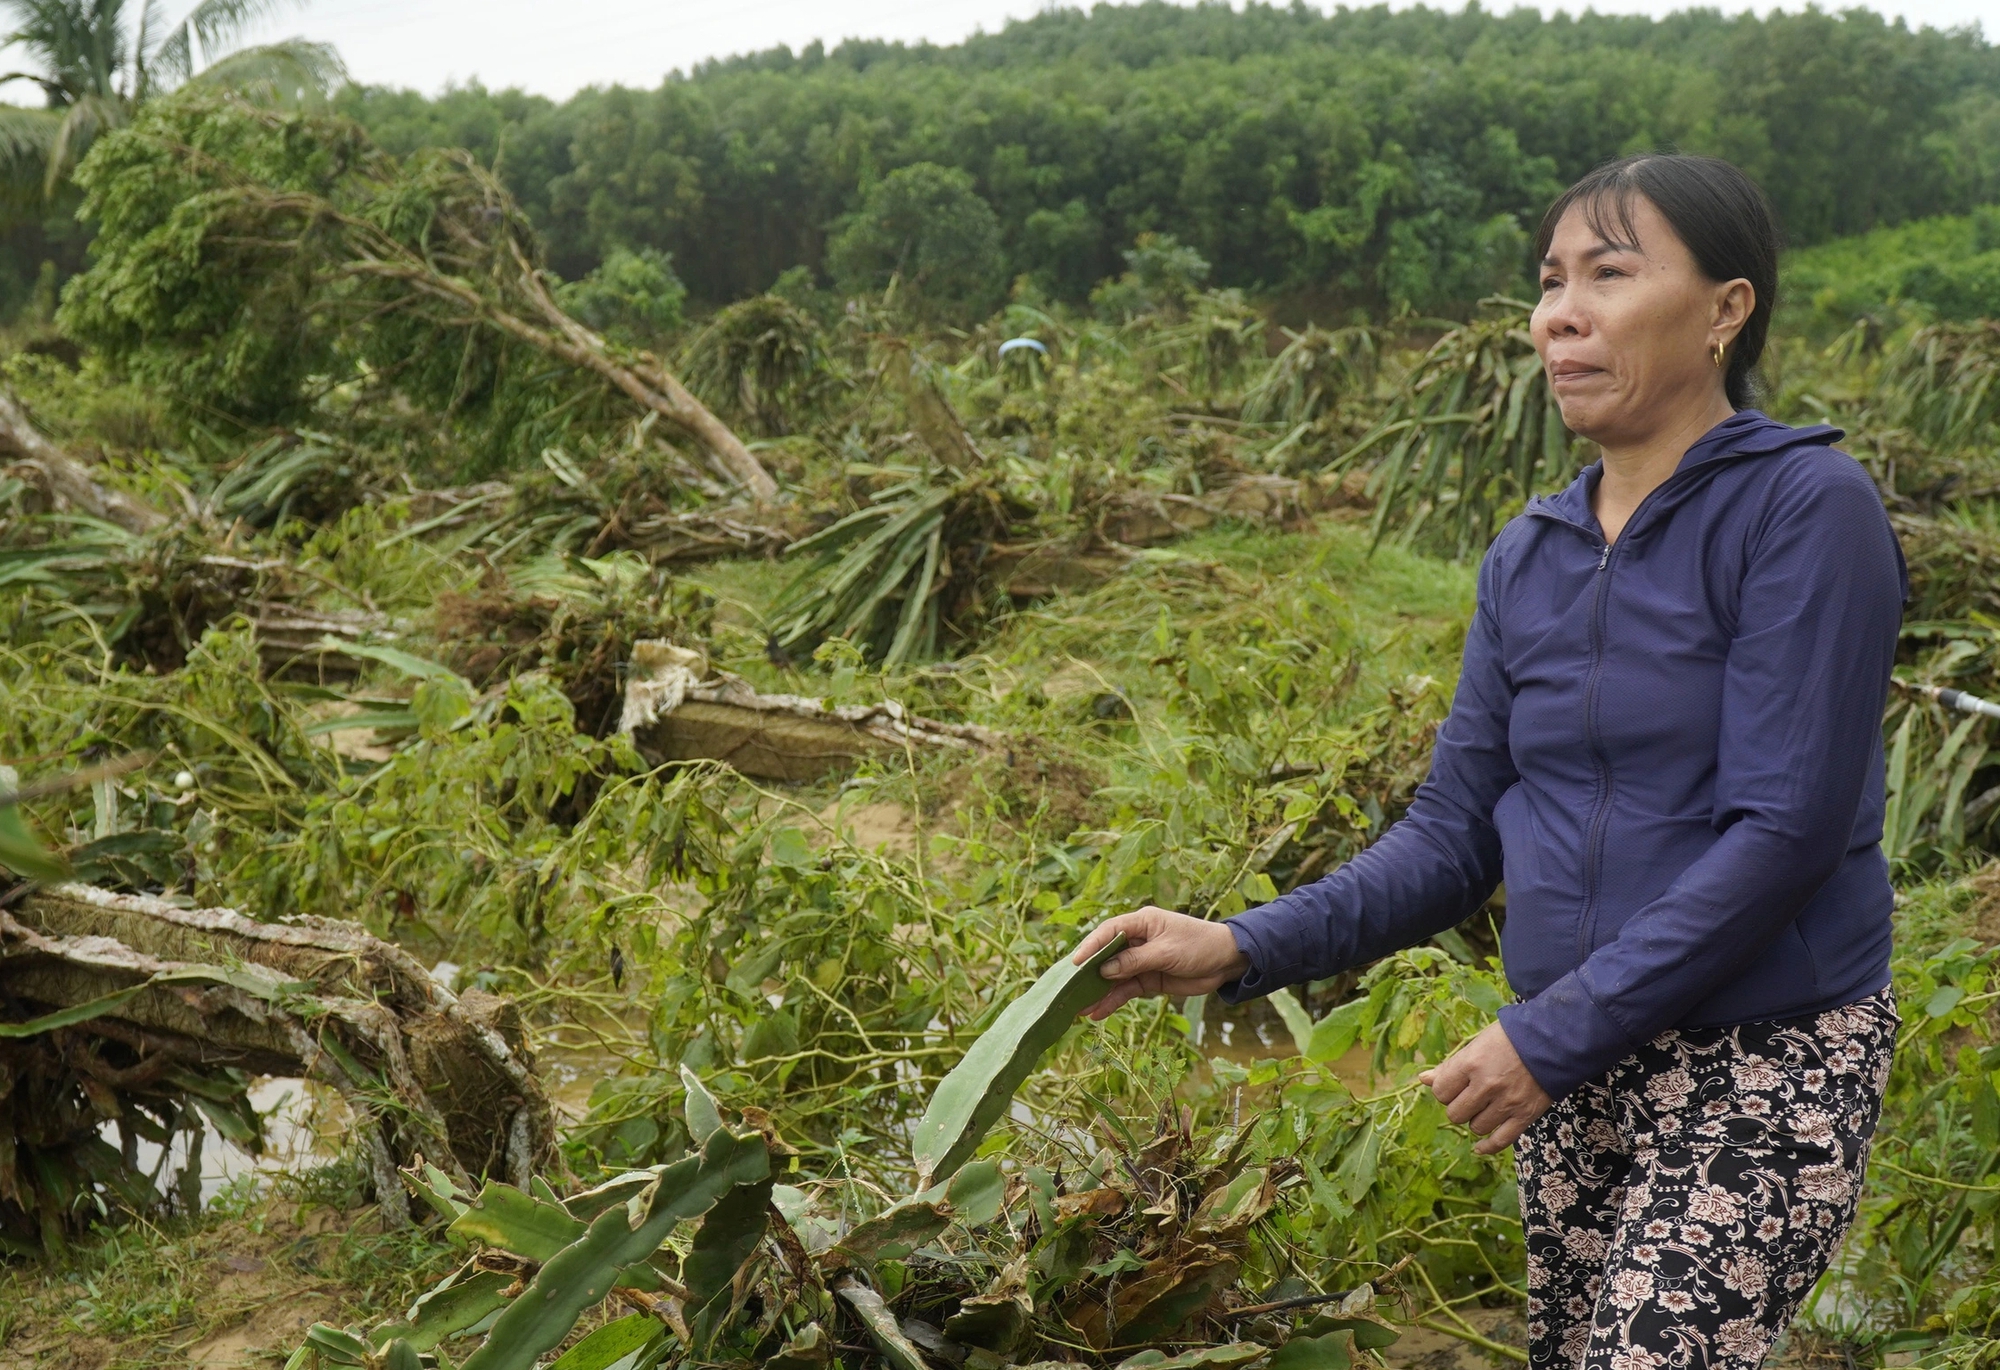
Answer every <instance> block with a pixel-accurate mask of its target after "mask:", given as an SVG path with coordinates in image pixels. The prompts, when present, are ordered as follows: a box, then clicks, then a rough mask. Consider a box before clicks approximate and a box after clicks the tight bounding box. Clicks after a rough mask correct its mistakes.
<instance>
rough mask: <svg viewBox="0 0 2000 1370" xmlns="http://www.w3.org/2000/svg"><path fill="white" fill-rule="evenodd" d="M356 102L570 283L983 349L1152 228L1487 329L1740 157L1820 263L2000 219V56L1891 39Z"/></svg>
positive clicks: (1453, 29)
mask: <svg viewBox="0 0 2000 1370" xmlns="http://www.w3.org/2000/svg"><path fill="white" fill-rule="evenodd" d="M336 104H337V107H338V108H339V109H340V110H341V111H342V112H344V113H346V114H348V115H349V116H351V117H352V118H354V119H356V120H357V121H359V122H360V123H361V124H362V125H363V126H364V127H365V128H366V129H367V130H368V131H369V133H370V135H371V136H372V137H373V139H374V140H375V142H376V143H377V144H378V145H379V146H381V147H382V148H384V149H385V150H387V151H390V152H392V153H408V152H412V151H415V150H417V149H419V148H425V147H436V146H454V147H464V148H468V149H470V150H471V151H472V152H474V153H475V154H476V155H477V156H478V157H479V158H480V159H481V160H482V161H484V162H486V163H487V164H489V165H491V166H493V167H495V168H496V169H497V170H498V172H499V174H500V176H501V178H502V179H503V180H504V181H505V182H506V184H507V186H508V187H509V189H510V190H511V191H512V192H513V194H514V195H515V196H516V198H518V200H519V201H520V203H521V204H522V205H523V207H524V208H525V209H526V211H527V213H528V215H529V216H530V218H531V219H532V221H533V222H534V225H535V227H536V228H537V229H538V230H539V231H540V232H541V234H542V235H543V236H544V238H545V239H546V241H547V242H548V243H549V244H550V248H551V266H552V267H553V268H554V269H555V270H556V271H557V272H558V273H560V274H561V275H563V276H564V277H566V278H569V279H575V278H577V277H579V276H582V275H584V274H586V273H588V272H590V271H592V270H593V269H595V268H597V267H598V266H600V265H602V264H603V263H604V262H605V261H606V260H607V259H608V258H611V257H613V256H614V254H618V253H621V252H622V253H643V254H647V255H649V256H650V255H651V254H661V253H664V254H667V255H668V256H670V258H671V261H672V263H673V269H674V270H675V272H677V273H678V276H679V277H680V279H681V280H682V281H683V282H684V283H685V285H686V287H687V290H688V292H689V295H690V297H691V301H692V303H694V304H695V305H696V306H702V305H715V304H720V303H723V302H726V301H729V300H732V299H737V298H741V297H742V296H745V295H748V294H752V293H755V292H758V291H762V290H767V289H769V288H771V286H772V285H773V284H774V282H777V281H778V280H779V279H780V278H781V277H783V276H785V274H786V273H787V272H791V273H792V277H791V279H792V281H794V282H795V283H799V284H811V285H817V286H821V287H829V288H835V289H840V290H844V291H856V290H868V289H885V288H887V286H888V283H889V281H890V279H891V278H894V279H895V280H896V281H897V282H898V288H899V290H902V291H904V292H906V293H907V296H908V299H909V302H910V303H913V304H915V305H918V306H920V307H921V308H920V312H923V313H928V314H930V315H932V316H934V317H936V318H939V319H951V320H964V319H968V318H972V317H977V316H979V315H981V314H983V313H984V312H985V311H986V310H987V309H989V308H990V307H991V306H992V305H993V304H995V303H997V302H998V301H999V300H1001V299H1002V298H1004V297H1005V296H1006V294H1007V292H1009V291H1010V290H1013V289H1016V288H1025V289H1027V290H1029V291H1031V292H1034V293H1038V294H1040V295H1041V296H1043V297H1047V298H1054V299H1063V300H1071V301H1080V300H1082V299H1085V298H1087V297H1088V295H1089V294H1090V292H1091V291H1092V289H1093V288H1094V287H1095V286H1096V285H1097V284H1098V283H1099V282H1101V281H1103V280H1105V279H1106V278H1108V277H1111V276H1114V275H1116V274H1117V273H1118V272H1119V271H1120V270H1121V269H1122V268H1123V265H1124V261H1123V256H1122V254H1123V253H1125V252H1126V251H1128V250H1129V249H1130V248H1131V247H1132V246H1133V244H1134V243H1135V242H1136V241H1137V240H1138V239H1139V237H1140V236H1141V235H1143V234H1148V233H1151V234H1156V235H1167V236H1170V237H1171V238H1173V239H1175V240H1177V241H1178V242H1180V243H1182V244H1185V245H1187V246H1189V247H1191V248H1193V249H1195V250H1196V251H1197V252H1199V254H1200V256H1201V257H1202V258H1203V259H1205V260H1206V261H1207V262H1208V263H1210V264H1211V267H1212V277H1211V282H1210V283H1211V284H1213V285H1217V286H1223V287H1240V288H1243V289H1245V290H1247V291H1251V292H1254V293H1259V294H1266V295H1285V296H1289V297H1293V298H1294V299H1299V300H1303V301H1304V302H1305V306H1304V307H1305V308H1306V309H1307V311H1308V312H1313V313H1315V314H1317V315H1319V316H1321V317H1332V316H1335V315H1338V314H1339V313H1341V312H1343V311H1347V310H1352V309H1356V308H1361V309H1366V310H1368V311H1370V312H1378V313H1379V312H1384V311H1387V312H1394V311H1397V310H1403V309H1407V310H1414V311H1417V312H1419V313H1453V312H1461V313H1462V312H1463V311H1464V310H1465V309H1466V308H1467V307H1468V306H1469V305H1470V303H1471V302H1472V301H1474V300H1476V299H1478V298H1479V297H1480V296H1482V295H1485V294H1488V293H1491V292H1493V291H1496V290H1497V291H1505V290H1511V289H1517V288H1520V287H1521V286H1522V284H1523V281H1524V278H1525V276H1526V269H1527V263H1526V261H1525V257H1526V252H1525V247H1526V242H1527V238H1528V235H1529V234H1530V233H1531V232H1532V230H1533V226H1534V222H1535V219H1536V216H1537V215H1538V214H1539V212H1540V210H1541V208H1542V206H1543V205H1545V204H1546V203H1547V201H1548V199H1549V198H1550V197H1551V196H1552V195H1553V194H1554V193H1555V192H1556V190H1557V189H1558V188H1559V187H1560V186H1561V185H1562V184H1564V183H1565V182H1566V181H1568V180H1569V179H1573V178H1574V177H1576V176H1577V175H1579V174H1581V173H1582V172H1583V171H1585V170H1586V169H1588V168H1589V167H1590V166H1592V165H1594V164H1595V163H1597V162H1599V161H1602V160H1604V159H1605V158H1608V157H1612V156H1616V155H1618V154H1620V153H1623V152H1627V151H1632V150H1638V149H1647V148H1677V149H1680V150H1685V151H1697V152H1711V153H1715V154H1718V155H1721V156H1725V157H1728V158H1730V159H1732V160H1734V161H1736V162H1738V163H1739V164H1740V165H1742V166H1744V167H1745V168H1746V169H1747V170H1749V171H1750V172H1751V173H1752V174H1753V175H1755V176H1756V177H1757V178H1758V179H1759V180H1760V181H1761V182H1762V183H1763V184H1764V186H1765V187H1766V188H1767V190H1768V191H1769V192H1770V194H1771V196H1772V199H1773V201H1774V202H1775V203H1776V205H1777V207H1778V209H1779V212H1780V214H1781V216H1782V218H1783V221H1784V223H1785V226H1786V228H1787V230H1788V233H1789V235H1790V237H1791V239H1792V241H1793V242H1795V243H1798V244H1802V245H1803V244H1811V243H1816V242H1821V241H1824V240H1827V239H1829V238H1833V237H1837V236H1840V235H1845V234H1851V233H1857V232H1863V231H1867V230H1870V229H1873V228H1876V227H1878V226H1882V225H1888V224H1896V223H1900V222H1903V221H1906V220H1909V219H1912V218H1916V217H1921V216H1925V215H1933V214H1940V213H1951V212H1963V211H1965V210H1967V209H1969V208H1970V207H1972V206H1974V205H1978V204H1981V203H1986V202H1989V201H1992V200H1996V199H2000V54H1996V51H1995V49H1994V48H1993V47H1992V46H1991V45H1990V44H1988V43H1987V42H1985V41H1984V40H1983V39H1981V38H1980V37H1979V36H1978V35H1977V34H1976V33H1974V32H1972V31H1969V30H1967V31H1956V32H1940V31H1937V30H1932V29H1922V30H1917V31H1911V30H1909V29H1908V28H1906V27H1904V26H1903V25H1902V24H1901V22H1900V21H1898V22H1894V23H1892V22H1890V21H1887V20H1884V19H1883V18H1882V17H1880V16H1879V15H1875V14H1873V13H1870V12H1867V11H1862V10H1852V11H1848V12H1845V13H1842V14H1837V15H1836V14H1827V13H1821V12H1817V11H1808V12H1806V13H1803V14H1773V15H1771V16H1769V17H1767V18H1761V19H1760V18H1756V17H1754V16H1748V15H1745V16H1731V17H1724V16H1722V15H1720V14H1718V13H1716V12H1714V11H1705V10H1694V11H1688V12H1685V13H1681V14H1677V15H1673V16H1670V17H1668V18H1666V19H1661V20H1653V19H1648V18H1639V17H1622V16H1599V15H1586V16H1584V17H1581V18H1572V17H1568V16H1562V15H1558V16H1555V17H1553V18H1548V19H1544V18H1542V17H1541V16H1540V15H1538V14H1536V13H1535V12H1533V11H1516V12H1513V13H1509V14H1506V15H1496V14H1491V13H1487V12H1486V11H1484V10H1482V9H1480V8H1478V7H1477V6H1469V7H1467V8H1466V9H1464V10H1462V11H1459V12H1455V13H1453V12H1445V11H1441V10H1435V9H1424V8H1417V9H1409V10H1403V11H1398V12H1394V13H1392V12H1390V11H1389V10H1387V9H1386V8H1385V7H1376V8H1371V9H1358V10H1349V9H1340V10H1336V11H1334V12H1332V13H1321V12H1319V11H1317V10H1315V9H1312V8H1309V7H1307V6H1305V5H1303V4H1294V5H1292V6H1290V7H1289V8H1280V7H1275V6H1269V5H1259V4H1252V5H1249V6H1248V7H1246V8H1245V9H1243V10H1241V11H1237V10H1233V9H1231V8H1229V7H1228V6H1226V5H1221V4H1203V5H1196V6H1192V7H1184V6H1179V5H1172V4H1167V3H1161V2H1160V0H1153V2H1151V3H1145V4H1138V5H1127V6H1111V5H1099V6H1097V7H1096V8H1094V9H1092V10H1090V11H1089V12H1087V13H1086V12H1084V11H1081V10H1074V9H1070V10H1056V11H1050V12H1046V13H1043V14H1040V15H1037V16H1036V17H1034V18H1032V19H1029V20H1025V21H1021V22H1017V23H1013V24H1010V25H1008V26H1007V27H1006V28H1005V29H1003V30H1002V31H1000V32H998V33H995V34H990V35H981V36H976V37H974V38H972V39H969V40H967V41H966V42H963V43H960V44H956V45H953V46H948V47H940V46H931V45H916V46H908V45H902V44H892V43H882V42H861V41H853V42H847V43H844V44H841V45H840V46H838V47H836V48H833V49H831V50H827V49H823V48H821V47H820V46H819V45H817V44H815V45H813V46H811V47H808V48H807V49H805V50H804V51H803V52H798V53H794V52H791V51H789V50H787V49H784V48H776V49H773V50H771V51H768V52H764V53H759V54H754V55H749V56H744V57H739V58H733V59H730V60H727V61H718V62H713V63H709V64H706V65H704V66H702V67H700V68H698V69H696V70H694V71H692V72H689V73H677V74H674V75H671V76H669V77H668V78H667V79H665V80H664V81H663V82H662V83H661V84H660V85H659V86H658V87H657V88H655V89H653V90H635V89H630V88H625V87H610V88H601V89H599V88H593V89H589V90H586V91H583V92H581V93H579V94H578V95H576V96H574V97H573V98H570V99H568V100H564V101H560V102H558V101H552V100H548V99H543V98H540V97H536V96H531V95H526V94H523V93H521V92H518V91H499V92H494V91H488V90H485V89H483V88H481V87H478V86H470V87H465V88H460V89H455V90H449V91H446V92H444V93H443V94H441V95H438V96H436V97H426V96H423V95H419V94H416V93H414V92H409V91H395V90H387V89H382V88H377V87H363V86H349V87H347V88H346V90H345V91H344V92H343V93H341V95H340V96H339V97H338V99H337V101H336ZM25 228H32V229H33V236H37V237H38V238H46V237H48V236H49V230H48V229H45V228H41V227H38V226H35V225H29V224H25V223H23V224H20V225H17V229H25ZM17 236H18V233H17ZM33 247H34V245H33V244H31V243H28V242H18V244H17V260H18V251H20V250H28V251H32V250H33ZM28 270H29V272H32V266H30V267H29V268H28ZM26 286H27V280H26V278H25V276H24V279H23V281H22V283H21V284H20V285H19V286H17V287H16V293H19V292H20V291H22V290H25V289H26Z"/></svg>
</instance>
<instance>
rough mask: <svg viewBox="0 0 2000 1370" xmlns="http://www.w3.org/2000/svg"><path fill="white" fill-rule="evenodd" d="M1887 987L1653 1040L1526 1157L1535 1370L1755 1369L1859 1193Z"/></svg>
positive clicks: (1580, 1094)
mask: <svg viewBox="0 0 2000 1370" xmlns="http://www.w3.org/2000/svg"><path fill="white" fill-rule="evenodd" d="M1898 1026H1899V1020H1898V1018H1897V1017H1896V1008H1895V1000H1894V998H1893V997H1892V996H1891V993H1890V991H1888V990H1883V991H1882V992H1880V993H1879V994H1876V995H1873V996H1871V997H1869V998H1867V999H1863V1000H1861V1001H1859V1002H1858V1003H1854V1004H1850V1005H1848V1006H1847V1007H1845V1008H1840V1009H1834V1010H1832V1011H1831V1012H1828V1013H1821V1014H1816V1015H1812V1016H1810V1017H1804V1018H1792V1019H1787V1020H1784V1021H1782V1022H1773V1023H1750V1024H1745V1025H1743V1026H1741V1027H1730V1028H1687V1029H1680V1030H1676V1031H1672V1032H1667V1033H1663V1034H1661V1035H1660V1036H1659V1037H1657V1038H1655V1039H1654V1040H1653V1041H1652V1042H1650V1043H1648V1044H1647V1045H1646V1046H1645V1047H1644V1048H1643V1049H1642V1050H1640V1051H1639V1052H1638V1053H1636V1054H1635V1055H1632V1056H1628V1057H1627V1058H1625V1060H1623V1061H1621V1062H1620V1063H1619V1064H1618V1065H1616V1066H1614V1067H1613V1068H1612V1069H1611V1070H1610V1072H1609V1073H1607V1074H1606V1075H1605V1076H1604V1077H1603V1078H1602V1079H1599V1080H1594V1081H1591V1082H1590V1083H1588V1084H1585V1085H1583V1086H1581V1087H1579V1088H1578V1089H1577V1090H1575V1091H1574V1092H1573V1093H1571V1094H1570V1095H1568V1096H1567V1097H1566V1098H1564V1099H1562V1100H1561V1101H1560V1102H1558V1103H1557V1104H1556V1105H1555V1106H1554V1107H1552V1108H1550V1109H1549V1111H1548V1112H1547V1113H1544V1114H1543V1115H1542V1116H1541V1117H1540V1118H1538V1119H1537V1120H1536V1121H1535V1124H1534V1126H1533V1127H1531V1128H1529V1129H1528V1131H1527V1133H1526V1134H1525V1135H1524V1136H1522V1138H1521V1140H1520V1142H1519V1143H1518V1144H1517V1145H1516V1147H1515V1160H1516V1165H1517V1166H1518V1168H1519V1171H1520V1178H1521V1217H1522V1223H1523V1226H1524V1228H1525V1232H1526V1238H1527V1248H1528V1363H1529V1365H1530V1367H1532V1370H1665V1368H1667V1367H1671V1370H1754V1368H1755V1367H1756V1366H1757V1365H1759V1364H1760V1363H1761V1362H1762V1360H1763V1358H1764V1354H1765V1352H1766V1351H1768V1350H1769V1349H1770V1347H1771V1343H1772V1342H1773V1341H1774V1340H1776V1338H1777V1336H1778V1334H1779V1333H1780V1332H1782V1331H1783V1330H1784V1328H1785V1325H1786V1324H1787V1323H1788V1322H1790V1321H1791V1318H1792V1315H1793V1313H1795V1312H1796V1311H1798V1306H1799V1302H1800V1301H1801V1300H1802V1299H1803V1298H1804V1297H1805V1295H1806V1293H1807V1292H1808V1291H1809V1290H1810V1289H1811V1288H1812V1286H1813V1283H1814V1281H1816V1280H1817V1279H1818V1278H1819V1277H1820V1275H1821V1274H1822V1273H1823V1272H1824V1271H1825V1270H1826V1268H1827V1264H1828V1262H1829V1261H1831V1260H1832V1258H1833V1253H1834V1249H1835V1248H1836V1247H1837V1246H1838V1245H1839V1244H1840V1239H1841V1237H1842V1236H1843V1235H1844V1234H1845V1233H1846V1231H1847V1226H1848V1224H1849V1223H1850V1222H1851V1221H1852V1220H1853V1218H1854V1209H1855V1204H1856V1202H1857V1200H1858V1199H1859V1197H1860V1189H1861V1178H1862V1175H1863V1174H1864V1173H1865V1172H1866V1170H1867V1168H1868V1144H1869V1141H1870V1139H1871V1138H1872V1137H1873V1136H1874V1133H1875V1120H1876V1116H1877V1114H1879V1113H1880V1111H1881V1107H1882V1093H1883V1090H1884V1088H1885V1087H1886V1086H1887V1084H1888V1079H1889V1057H1890V1054H1891V1052H1892V1051H1893V1049H1894V1047H1895V1044H1896V1029H1897V1027H1898Z"/></svg>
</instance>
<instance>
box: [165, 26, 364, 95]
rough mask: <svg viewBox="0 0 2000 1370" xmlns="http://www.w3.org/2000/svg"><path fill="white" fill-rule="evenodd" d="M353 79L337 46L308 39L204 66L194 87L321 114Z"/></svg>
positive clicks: (193, 81)
mask: <svg viewBox="0 0 2000 1370" xmlns="http://www.w3.org/2000/svg"><path fill="white" fill-rule="evenodd" d="M346 81H347V64H346V63H345V62H342V61H341V60H340V54H339V53H338V52H337V51H335V50H334V47H333V45H332V44H331V43H309V42H307V41H306V40H304V39H302V38H292V39H287V40H286V41H284V42H282V43H268V44H266V45H264V46H263V47H255V48H245V49H243V51H241V52H233V53H231V54H230V55H229V56H227V57H224V58H223V59H221V60H220V61H218V62H214V63H212V64H210V65H209V66H206V67H204V68H202V70H201V71H200V72H199V73H198V74H196V75H195V76H194V77H193V78H192V79H191V81H190V82H189V84H191V85H197V86H204V87H209V88H212V89H217V90H230V91H234V92H236V93H237V94H239V95H243V96H245V97H247V98H248V99H250V100H251V101H253V102H254V103H257V104H261V105H268V106H272V107H274V108H278V109H305V110H318V109H323V108H325V106H326V103H327V99H328V97H329V96H331V95H332V94H333V92H334V91H335V90H337V89H339V88H340V87H341V86H342V85H343V84H345V83H346Z"/></svg>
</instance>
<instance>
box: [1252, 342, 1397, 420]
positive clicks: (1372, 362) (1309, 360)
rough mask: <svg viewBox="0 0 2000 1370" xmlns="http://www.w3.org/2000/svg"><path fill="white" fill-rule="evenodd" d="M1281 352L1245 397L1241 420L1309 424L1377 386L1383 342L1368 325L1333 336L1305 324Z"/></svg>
mask: <svg viewBox="0 0 2000 1370" xmlns="http://www.w3.org/2000/svg"><path fill="white" fill-rule="evenodd" d="M1285 336H1286V337H1287V338H1288V339H1290V341H1289V342H1287V343H1286V344H1285V350H1284V351H1282V352H1280V353H1279V354H1278V355H1277V356H1276V357H1273V358H1272V359H1271V364H1270V365H1269V366H1267V367H1265V368H1264V370H1263V373H1262V374H1261V375H1259V376H1258V377H1257V379H1256V380H1254V381H1252V382H1251V384H1250V388H1249V389H1248V390H1246V391H1244V393H1243V417H1244V419H1245V420H1247V421H1248V422H1251V423H1262V422H1265V421H1267V420H1268V421H1275V422H1278V423H1284V424H1299V423H1310V422H1312V421H1313V420H1314V419H1316V418H1318V417H1319V416H1320V415H1321V414H1323V413H1325V412H1326V411H1327V410H1329V409H1331V408H1333V406H1334V405H1335V404H1336V403H1337V402H1338V401H1340V400H1341V399H1343V398H1345V397H1346V396H1349V395H1354V394H1359V393H1363V392H1365V391H1366V390H1367V389H1368V388H1369V387H1370V386H1372V385H1373V384H1374V383H1375V375H1376V372H1377V371H1378V370H1379V369H1380V366H1381V360H1382V358H1381V352H1382V345H1381V339H1380V338H1379V337H1378V336H1377V334H1376V331H1375V330H1374V329H1372V328H1369V327H1367V326H1366V325H1361V326H1358V327H1354V328H1340V329H1335V330H1333V331H1332V332H1328V331H1327V330H1326V329H1323V328H1320V327H1317V326H1315V325H1311V324H1308V325H1307V326H1306V327H1305V329H1303V330H1302V331H1300V332H1297V333H1294V332H1292V330H1290V329H1286V330H1285Z"/></svg>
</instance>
